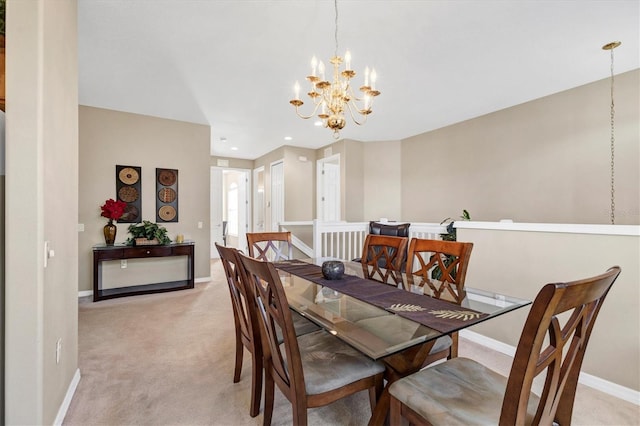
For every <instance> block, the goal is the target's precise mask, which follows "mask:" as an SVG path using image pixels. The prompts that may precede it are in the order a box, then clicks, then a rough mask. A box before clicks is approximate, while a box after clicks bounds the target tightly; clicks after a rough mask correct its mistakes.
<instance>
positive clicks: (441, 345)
mask: <svg viewBox="0 0 640 426" xmlns="http://www.w3.org/2000/svg"><path fill="white" fill-rule="evenodd" d="M356 323H357V324H358V325H359V326H360V327H362V328H364V329H366V330H370V331H375V332H376V334H377V335H378V336H381V337H382V338H383V339H384V340H385V341H386V342H388V343H389V344H390V345H399V344H401V343H403V342H406V341H407V340H410V339H411V338H412V336H413V335H414V334H415V333H416V330H417V329H418V328H419V327H423V326H421V325H420V324H416V323H414V322H412V321H408V320H406V319H404V318H401V317H398V316H396V315H384V316H379V317H374V318H366V319H362V320H359V321H356ZM434 334H439V333H437V332H435V331H434ZM452 344H453V340H451V337H449V336H441V337H438V339H436V342H435V343H434V345H433V348H431V350H430V351H429V353H430V354H435V353H436V352H440V351H443V350H445V349H447V348H449V347H451V345H452Z"/></svg>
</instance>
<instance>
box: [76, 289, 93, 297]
mask: <svg viewBox="0 0 640 426" xmlns="http://www.w3.org/2000/svg"><path fill="white" fill-rule="evenodd" d="M86 296H93V290H81V291H79V292H78V298H80V297H86Z"/></svg>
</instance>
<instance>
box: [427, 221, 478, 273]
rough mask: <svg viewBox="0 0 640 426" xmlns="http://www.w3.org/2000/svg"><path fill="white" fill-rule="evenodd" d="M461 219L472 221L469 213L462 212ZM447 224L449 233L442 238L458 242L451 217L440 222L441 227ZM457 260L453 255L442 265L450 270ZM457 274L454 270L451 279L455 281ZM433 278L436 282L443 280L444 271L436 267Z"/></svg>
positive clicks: (446, 256) (445, 257) (446, 257)
mask: <svg viewBox="0 0 640 426" xmlns="http://www.w3.org/2000/svg"><path fill="white" fill-rule="evenodd" d="M460 219H462V220H471V216H469V212H468V211H466V210H462V216H460ZM445 223H446V224H447V233H446V234H440V236H441V237H442V240H443V241H456V240H457V233H456V228H454V227H453V223H454V220H453V219H451V218H450V217H448V218H446V219H445V220H443V221H442V222H440V225H444V224H445ZM434 256H435V255H434ZM455 260H456V257H455V256H453V255H445V256H444V259H443V261H442V263H443V264H444V266H445V268H449V265H451V264H452V263H453V262H455ZM456 272H457V268H456V269H454V270H453V271H451V277H452V278H454V279H455V277H456ZM431 278H433V279H434V280H440V279H441V278H442V270H441V269H440V267H439V266H437V265H436V267H435V268H433V271H431Z"/></svg>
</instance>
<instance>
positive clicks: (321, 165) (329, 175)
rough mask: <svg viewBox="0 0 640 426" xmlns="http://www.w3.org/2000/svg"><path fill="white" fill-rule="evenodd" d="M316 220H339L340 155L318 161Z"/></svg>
mask: <svg viewBox="0 0 640 426" xmlns="http://www.w3.org/2000/svg"><path fill="white" fill-rule="evenodd" d="M316 169H317V182H318V189H317V191H316V193H317V197H318V198H317V202H316V205H317V206H318V210H317V218H318V220H322V221H338V220H340V154H335V155H332V156H330V157H327V158H322V159H320V160H318V163H317V167H316Z"/></svg>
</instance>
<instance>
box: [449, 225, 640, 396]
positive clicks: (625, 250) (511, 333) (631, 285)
mask: <svg viewBox="0 0 640 426" xmlns="http://www.w3.org/2000/svg"><path fill="white" fill-rule="evenodd" d="M458 240H459V241H473V244H474V246H473V253H472V255H471V259H470V261H469V269H468V271H467V278H466V285H467V286H469V287H475V288H480V289H483V290H488V291H495V292H498V293H503V294H508V295H510V296H515V297H520V298H523V299H527V300H533V299H534V298H535V296H536V294H537V293H538V291H539V290H540V288H541V287H542V286H543V285H544V284H547V283H550V282H562V281H572V280H576V279H580V278H586V277H589V276H593V275H598V274H601V273H603V272H604V271H605V270H607V269H608V268H609V267H611V266H614V265H619V266H620V267H621V268H622V273H621V274H620V276H619V278H618V280H617V281H616V282H615V284H614V286H613V287H612V289H611V291H610V292H609V295H608V296H607V299H606V300H605V303H604V305H603V307H602V309H601V311H600V315H599V317H598V320H597V322H596V324H595V327H594V329H593V332H592V334H591V340H590V342H589V347H588V349H587V353H586V356H585V359H584V364H583V368H582V370H583V371H584V372H586V373H588V374H592V375H594V376H596V377H600V378H602V379H605V380H608V381H611V382H613V383H617V384H619V385H622V386H625V387H628V388H630V389H634V390H636V391H638V390H640V358H639V354H640V290H639V289H640V287H639V286H638V283H640V238H639V237H637V236H614V235H585V234H566V233H550V232H523V231H508V230H483V229H458ZM528 311H529V308H526V309H520V310H518V311H515V312H510V313H507V314H505V315H503V316H502V317H499V318H496V319H493V320H491V321H487V322H486V323H483V324H478V325H476V326H473V327H471V329H470V330H471V331H475V332H477V333H480V334H483V335H486V336H489V337H491V338H494V339H496V340H499V341H501V342H505V343H507V344H510V345H512V346H516V345H517V344H518V339H519V336H520V333H521V332H522V326H523V325H524V322H525V319H526V315H527V314H528Z"/></svg>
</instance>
